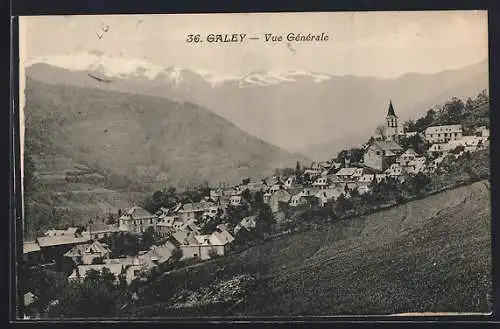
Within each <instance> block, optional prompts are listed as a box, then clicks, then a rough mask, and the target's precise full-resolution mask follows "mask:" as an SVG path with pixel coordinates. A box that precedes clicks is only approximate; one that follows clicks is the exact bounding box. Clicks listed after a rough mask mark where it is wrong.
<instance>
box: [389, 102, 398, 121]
mask: <svg viewBox="0 0 500 329" xmlns="http://www.w3.org/2000/svg"><path fill="white" fill-rule="evenodd" d="M387 116H395V117H397V115H396V113H395V112H394V107H393V106H392V100H390V101H389V110H388V111H387Z"/></svg>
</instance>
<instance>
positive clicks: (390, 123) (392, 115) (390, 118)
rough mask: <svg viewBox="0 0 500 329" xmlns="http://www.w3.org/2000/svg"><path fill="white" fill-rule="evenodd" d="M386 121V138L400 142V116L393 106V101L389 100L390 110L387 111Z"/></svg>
mask: <svg viewBox="0 0 500 329" xmlns="http://www.w3.org/2000/svg"><path fill="white" fill-rule="evenodd" d="M385 121H386V138H388V139H392V140H394V141H398V139H399V128H398V116H397V115H396V112H395V111H394V106H393V105H392V100H389V109H388V110H387V116H386V117H385Z"/></svg>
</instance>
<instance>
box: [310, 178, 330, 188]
mask: <svg viewBox="0 0 500 329" xmlns="http://www.w3.org/2000/svg"><path fill="white" fill-rule="evenodd" d="M329 185H330V182H329V181H328V178H327V177H324V176H321V177H318V178H316V180H315V181H314V182H313V183H312V186H313V187H315V188H319V189H326V188H328V186H329Z"/></svg>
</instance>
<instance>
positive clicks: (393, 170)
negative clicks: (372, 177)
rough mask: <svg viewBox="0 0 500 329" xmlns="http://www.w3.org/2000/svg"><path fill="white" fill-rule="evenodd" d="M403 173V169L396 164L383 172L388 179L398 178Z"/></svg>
mask: <svg viewBox="0 0 500 329" xmlns="http://www.w3.org/2000/svg"><path fill="white" fill-rule="evenodd" d="M404 173H405V171H404V169H403V167H401V166H400V165H399V164H398V163H393V164H392V165H391V166H390V167H389V168H387V169H386V170H385V174H386V175H387V176H388V177H400V176H403V175H404Z"/></svg>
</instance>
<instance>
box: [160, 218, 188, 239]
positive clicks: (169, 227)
mask: <svg viewBox="0 0 500 329" xmlns="http://www.w3.org/2000/svg"><path fill="white" fill-rule="evenodd" d="M176 221H177V223H178V227H177V229H180V227H181V226H182V223H183V221H182V220H181V219H180V217H179V216H177V215H164V214H162V215H160V216H159V217H158V219H157V220H156V232H157V233H159V234H162V235H166V234H168V233H170V232H172V231H173V230H174V223H175V222H176Z"/></svg>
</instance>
